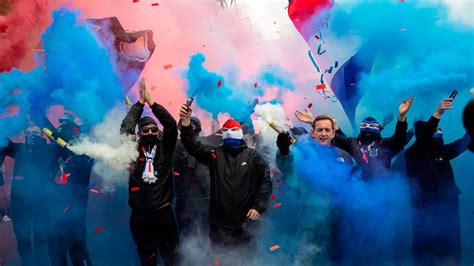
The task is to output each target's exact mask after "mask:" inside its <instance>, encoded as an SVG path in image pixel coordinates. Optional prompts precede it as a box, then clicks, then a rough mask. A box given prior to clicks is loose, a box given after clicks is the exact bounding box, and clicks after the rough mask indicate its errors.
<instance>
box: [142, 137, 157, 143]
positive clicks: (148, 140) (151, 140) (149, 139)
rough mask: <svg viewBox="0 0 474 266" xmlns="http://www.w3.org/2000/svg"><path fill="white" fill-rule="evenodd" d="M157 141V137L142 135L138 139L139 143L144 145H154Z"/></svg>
mask: <svg viewBox="0 0 474 266" xmlns="http://www.w3.org/2000/svg"><path fill="white" fill-rule="evenodd" d="M157 140H158V136H157V135H142V136H141V137H140V141H141V142H142V144H144V145H153V144H155V143H156V141H157Z"/></svg>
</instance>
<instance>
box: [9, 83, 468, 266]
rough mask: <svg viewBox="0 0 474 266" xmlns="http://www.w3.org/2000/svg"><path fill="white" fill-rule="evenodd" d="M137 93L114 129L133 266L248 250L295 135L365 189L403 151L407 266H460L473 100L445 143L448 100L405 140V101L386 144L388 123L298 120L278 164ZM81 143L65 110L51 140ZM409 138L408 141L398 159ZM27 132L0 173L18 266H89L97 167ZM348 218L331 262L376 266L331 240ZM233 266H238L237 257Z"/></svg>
mask: <svg viewBox="0 0 474 266" xmlns="http://www.w3.org/2000/svg"><path fill="white" fill-rule="evenodd" d="M139 95H140V98H139V100H138V102H137V103H135V104H134V105H133V106H131V108H130V109H129V111H128V113H127V115H126V117H125V118H124V119H123V121H122V124H121V129H120V131H121V134H123V135H128V136H131V137H133V138H135V140H136V143H137V145H136V147H137V150H138V154H139V156H138V158H137V159H136V161H134V162H132V163H131V164H130V166H129V168H128V169H129V172H130V174H129V183H128V185H129V200H128V202H129V206H130V208H131V210H132V211H131V217H130V231H131V234H132V236H133V240H134V241H135V244H136V247H137V252H138V256H139V258H140V261H141V265H156V264H157V261H158V259H159V258H158V256H161V260H162V261H164V263H165V265H181V264H182V263H181V261H180V249H179V247H180V243H182V242H184V241H186V240H187V238H188V237H190V236H192V235H201V236H202V235H208V237H209V240H210V243H211V244H212V248H213V249H216V250H220V251H221V252H224V253H225V250H228V249H238V248H247V249H249V250H250V249H254V247H253V245H254V244H255V241H252V240H253V239H254V238H255V237H256V236H257V235H258V234H259V220H261V218H262V216H263V215H265V214H266V212H265V210H266V209H267V206H268V204H269V201H270V198H271V195H272V190H274V188H275V186H276V184H275V182H274V180H273V178H272V174H271V170H270V167H269V164H270V163H273V164H275V165H276V166H278V168H279V170H280V171H281V173H282V175H283V178H289V176H294V175H297V173H295V169H294V168H295V165H294V160H295V157H294V155H293V153H294V149H295V147H294V145H293V144H294V142H295V139H296V141H299V138H300V137H301V136H302V135H308V136H309V137H310V138H312V139H313V141H314V142H315V143H316V145H317V147H318V150H317V152H318V153H324V160H327V161H329V162H331V165H333V167H339V166H341V167H347V169H350V171H348V172H343V171H341V175H342V174H344V175H345V174H347V175H348V176H347V178H351V176H358V177H359V178H360V179H361V180H363V181H364V182H370V181H371V180H374V179H385V178H390V176H391V173H392V172H393V171H395V170H394V169H393V167H392V161H393V160H395V157H397V155H398V156H400V155H399V154H400V153H401V154H402V155H403V157H404V159H405V165H403V168H405V170H406V173H407V178H408V180H410V182H409V184H410V195H411V205H412V215H411V221H412V229H413V232H412V254H413V263H414V265H460V263H461V259H462V254H461V227H460V216H459V194H460V189H459V188H458V187H457V185H456V182H455V177H454V173H453V169H452V166H451V160H453V159H455V158H456V157H457V156H459V155H460V154H462V153H463V152H464V151H465V150H466V149H468V148H469V149H470V150H471V151H473V150H474V146H473V145H474V144H473V142H471V137H472V135H473V134H474V129H473V127H474V126H473V124H474V123H473V120H474V114H473V112H474V110H473V109H474V101H471V102H470V103H469V104H468V106H467V107H466V109H465V112H464V120H463V121H464V124H465V127H466V129H467V132H466V134H464V136H463V137H461V138H460V139H458V140H456V141H454V142H453V143H450V144H445V143H444V141H443V133H442V130H441V129H440V128H439V127H438V124H439V122H440V119H441V117H442V116H443V114H444V113H445V112H446V111H448V110H449V109H451V108H452V101H453V100H454V99H453V98H447V99H443V100H442V101H441V102H440V104H439V105H438V107H437V108H436V109H435V110H434V112H433V113H432V115H431V117H430V118H429V119H428V121H417V122H416V123H415V125H414V130H408V123H407V113H408V112H409V110H410V108H411V106H412V104H413V101H414V99H413V97H410V98H409V99H408V100H404V101H403V102H402V103H401V104H400V106H399V109H398V121H397V124H396V126H395V132H394V134H393V135H392V136H391V137H388V138H383V137H382V136H381V131H382V130H383V128H384V126H385V123H379V122H378V121H377V120H376V119H375V118H373V117H366V118H365V119H363V120H362V121H361V123H360V134H359V135H358V136H357V137H349V136H346V135H345V134H344V133H343V132H342V130H341V129H340V128H339V126H338V125H337V122H336V120H335V119H334V118H333V117H332V116H331V115H329V114H323V115H318V116H316V117H314V118H313V116H312V114H311V113H310V112H308V111H305V112H297V114H296V115H297V118H298V119H300V120H301V121H303V122H305V123H308V124H310V125H311V128H312V130H311V131H310V132H309V133H308V132H306V130H305V129H304V128H293V129H292V130H290V131H288V132H282V133H279V134H278V136H277V137H276V139H275V140H276V147H277V148H278V149H277V153H276V156H275V161H274V162H269V161H268V158H267V157H265V156H264V155H263V154H262V152H261V151H260V150H261V148H260V147H258V145H257V147H256V148H252V147H250V146H249V145H248V144H247V142H246V141H245V139H248V138H249V135H250V134H249V132H248V130H246V128H245V127H246V125H242V124H241V123H240V122H239V121H236V120H234V119H228V120H227V121H226V122H225V123H224V124H223V126H222V128H221V129H219V131H218V132H214V133H213V134H211V135H210V136H206V137H202V136H200V132H201V130H202V129H201V123H200V121H199V119H198V118H196V117H193V116H192V113H193V112H192V106H191V105H189V104H183V105H182V107H181V109H180V112H179V118H180V120H179V121H178V122H177V121H176V120H175V119H174V118H173V116H172V115H171V114H170V113H169V112H168V111H167V110H166V109H165V108H164V107H163V106H162V105H160V104H158V103H157V102H155V101H154V100H153V99H152V97H151V96H150V93H149V90H148V89H147V87H146V85H145V82H144V80H142V81H141V82H140V85H139ZM145 106H148V107H149V108H150V110H151V112H152V113H153V115H154V116H155V117H156V119H157V120H158V122H159V124H161V126H162V130H160V129H159V127H158V123H157V121H156V120H155V119H154V118H152V117H150V116H142V113H143V111H144V108H145ZM222 111H223V112H225V110H222ZM137 128H138V130H137ZM81 133H82V131H81V128H80V126H79V125H78V124H77V123H76V122H75V118H74V116H73V115H71V114H70V113H67V112H66V113H64V114H63V115H62V116H61V117H60V118H59V127H58V128H56V130H54V133H53V136H52V137H53V138H55V139H62V140H64V141H65V142H67V143H69V144H71V143H73V142H74V141H75V139H77V138H78V137H79V136H80V134H81ZM412 133H413V134H414V136H415V141H414V143H413V144H412V145H411V146H410V147H408V148H406V150H404V148H405V146H406V145H407V144H408V143H409V142H410V140H411V138H412V137H413V134H412ZM24 134H25V142H24V143H15V142H12V141H11V140H9V142H8V145H7V146H5V147H3V148H1V149H0V163H2V164H3V161H4V158H5V156H9V157H12V158H14V160H15V161H14V169H13V178H12V188H11V220H12V222H13V228H14V232H15V235H16V238H17V250H18V253H19V255H20V257H21V262H22V265H54V266H56V265H58V266H59V265H61V266H62V265H67V260H68V255H69V259H70V261H71V262H72V264H73V265H92V264H93V262H92V261H91V258H90V255H89V252H88V248H87V244H86V243H87V234H86V210H87V204H88V194H89V182H90V176H91V169H92V166H93V163H94V161H93V160H92V159H91V158H89V157H87V156H85V155H76V154H74V153H73V152H71V151H70V150H69V149H67V148H65V147H64V145H62V146H61V145H57V144H55V143H53V144H48V143H47V141H46V139H45V138H44V137H43V135H42V131H41V129H40V128H39V127H38V126H37V125H35V124H33V123H32V124H30V125H29V126H28V128H26V129H25V131H24ZM178 135H179V137H180V138H179V139H178ZM44 154H48V156H44ZM321 158H323V157H321ZM315 163H316V162H315ZM316 171H317V170H316ZM353 173H358V174H357V175H353ZM1 177H2V178H0V181H1V182H0V184H3V176H1ZM323 189H324V188H323ZM313 211H317V210H313ZM345 211H346V210H342V209H341V206H336V205H335V204H334V205H333V206H331V210H330V216H331V223H330V227H329V230H330V238H331V240H330V241H329V243H330V247H329V248H328V253H329V258H330V263H331V264H332V265H372V264H373V265H380V264H379V263H380V261H378V262H377V261H370V260H365V259H366V258H361V260H360V261H358V260H357V259H356V258H355V257H351V255H350V254H348V253H347V251H345V250H344V248H343V246H345V245H344V244H343V243H342V241H344V239H342V237H340V236H339V235H338V234H339V232H341V229H340V228H341V227H342V226H344V225H345V224H347V222H348V221H347V217H350V216H344V215H342V214H341V213H344V212H345ZM361 215H363V213H362V214H361ZM282 219H284V218H282ZM359 237H361V236H359ZM367 248H370V247H367ZM157 250H159V255H157ZM352 255H354V254H352ZM348 258H350V259H349V260H348ZM241 259H242V263H244V262H245V259H246V258H241ZM359 263H362V264H359ZM448 263H451V264H448Z"/></svg>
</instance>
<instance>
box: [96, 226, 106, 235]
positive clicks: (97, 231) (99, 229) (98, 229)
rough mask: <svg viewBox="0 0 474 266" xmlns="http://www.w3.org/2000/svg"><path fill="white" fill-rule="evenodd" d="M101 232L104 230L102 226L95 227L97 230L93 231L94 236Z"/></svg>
mask: <svg viewBox="0 0 474 266" xmlns="http://www.w3.org/2000/svg"><path fill="white" fill-rule="evenodd" d="M102 230H104V227H103V226H99V227H97V228H96V229H95V230H94V233H95V234H98V233H100V232H102Z"/></svg>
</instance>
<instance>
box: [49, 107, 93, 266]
mask: <svg viewBox="0 0 474 266" xmlns="http://www.w3.org/2000/svg"><path fill="white" fill-rule="evenodd" d="M80 134H81V129H80V127H79V125H77V124H76V123H75V122H74V117H73V116H72V115H71V114H69V113H64V114H63V115H61V116H60V117H59V127H58V128H57V129H56V131H55V132H54V136H55V137H59V138H61V139H63V140H64V141H66V142H68V143H69V144H71V143H72V142H74V141H75V140H76V139H78V138H79V136H80ZM53 145H54V149H55V153H54V156H55V165H54V169H53V182H50V183H49V186H48V188H47V194H48V197H47V206H48V222H49V223H48V227H49V228H48V248H49V257H50V259H51V265H53V266H67V260H68V259H67V256H68V254H69V256H70V259H71V262H72V264H73V265H74V266H75V265H85V264H87V265H92V263H91V260H90V256H89V251H88V249H87V233H86V223H87V221H86V217H87V203H88V199H89V189H88V186H89V181H90V176H91V172H92V165H93V160H92V159H91V158H89V157H88V156H86V155H77V154H75V153H73V152H72V151H70V150H69V149H67V148H64V147H61V146H60V145H57V144H53Z"/></svg>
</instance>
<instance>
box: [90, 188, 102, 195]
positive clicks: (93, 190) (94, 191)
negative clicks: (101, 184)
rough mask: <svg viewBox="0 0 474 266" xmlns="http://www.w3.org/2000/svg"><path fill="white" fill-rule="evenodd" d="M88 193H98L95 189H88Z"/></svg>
mask: <svg viewBox="0 0 474 266" xmlns="http://www.w3.org/2000/svg"><path fill="white" fill-rule="evenodd" d="M90 192H93V193H97V194H99V193H100V192H99V191H98V190H97V189H93V188H91V189H90Z"/></svg>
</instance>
